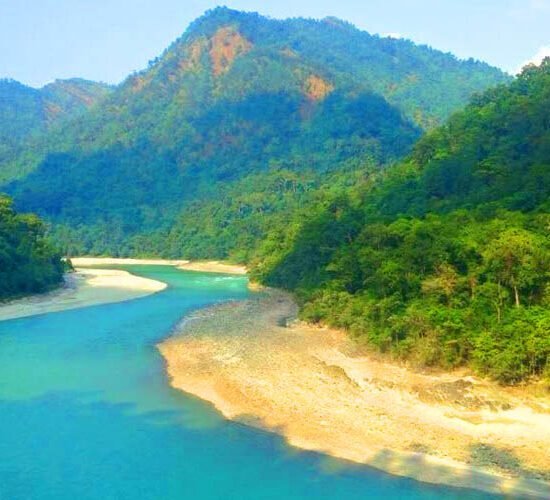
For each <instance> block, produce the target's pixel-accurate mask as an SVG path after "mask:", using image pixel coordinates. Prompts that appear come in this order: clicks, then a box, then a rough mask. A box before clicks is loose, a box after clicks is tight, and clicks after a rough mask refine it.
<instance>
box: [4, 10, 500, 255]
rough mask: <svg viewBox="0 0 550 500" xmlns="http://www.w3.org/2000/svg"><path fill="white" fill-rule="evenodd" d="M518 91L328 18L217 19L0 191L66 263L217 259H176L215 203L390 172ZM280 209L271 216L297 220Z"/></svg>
mask: <svg viewBox="0 0 550 500" xmlns="http://www.w3.org/2000/svg"><path fill="white" fill-rule="evenodd" d="M509 79H510V77H509V76H507V75H505V74H504V73H502V72H501V71H500V70H498V69H496V68H492V67H490V66H488V65H487V64H484V63H481V62H477V61H473V60H469V61H461V60H458V59H456V58H455V57H454V56H452V55H451V54H444V53H442V52H439V51H437V50H433V49H431V48H428V47H425V46H417V45H415V44H413V43H412V42H410V41H406V40H395V39H391V38H382V37H379V36H376V35H370V34H369V33H366V32H364V31H360V30H358V29H357V28H355V27H354V26H352V25H350V24H347V23H344V22H342V21H339V20H336V19H332V18H329V19H324V20H321V21H314V20H307V19H290V20H285V21H280V20H273V19H267V18H264V17H262V16H259V15H257V14H251V13H242V12H237V11H233V10H230V9H226V8H219V9H215V10H214V11H211V12H209V13H207V14H206V15H205V16H203V17H202V18H200V19H198V20H197V21H195V22H194V23H193V24H192V25H191V26H190V27H189V29H188V30H187V31H186V32H185V33H184V34H183V36H182V37H181V38H180V39H178V40H176V41H175V42H174V43H173V44H172V45H171V46H170V47H169V48H168V49H167V50H166V51H165V52H164V53H163V54H162V55H161V56H160V57H159V58H158V59H156V60H154V61H151V63H150V65H149V67H148V68H147V69H145V70H143V71H141V72H139V73H136V74H134V75H131V76H130V77H129V78H128V79H127V80H126V81H125V82H123V83H122V84H121V85H119V86H118V87H116V88H115V89H114V90H113V91H112V92H111V93H110V94H109V95H108V96H107V97H106V98H105V99H103V100H102V101H101V102H100V103H99V104H98V105H97V106H95V107H93V108H92V109H91V110H89V111H88V112H87V113H85V114H84V115H80V116H79V117H77V118H74V119H72V120H68V121H63V122H62V123H61V124H59V125H58V126H57V127H55V130H51V131H49V133H48V134H46V135H45V136H44V135H43V136H41V137H39V138H37V139H35V144H34V146H32V147H30V146H29V147H28V148H26V149H25V151H24V153H23V154H21V155H19V156H17V157H15V158H14V159H13V160H12V161H7V162H3V163H0V172H2V175H3V178H4V179H5V182H4V183H3V186H2V185H0V190H6V191H7V192H9V193H10V194H11V195H13V197H14V199H15V200H16V204H17V207H18V208H20V209H21V210H25V211H36V212H37V213H39V214H40V215H41V216H43V217H45V218H46V219H47V220H48V221H49V222H53V223H54V227H55V231H56V232H55V236H56V238H57V240H58V241H59V242H60V243H62V244H63V245H64V248H65V249H66V250H67V251H68V252H70V253H109V254H120V255H129V254H132V255H136V254H138V255H146V254H154V253H157V251H158V249H159V248H162V247H164V246H166V245H164V242H165V241H167V240H166V238H167V237H168V236H169V238H170V241H171V242H172V243H170V244H169V246H170V247H171V248H172V250H171V251H172V252H177V253H187V252H190V253H193V255H199V254H202V255H203V256H207V255H208V253H209V252H210V249H211V245H206V246H205V244H204V243H203V242H202V241H198V240H197V238H193V241H191V240H189V244H188V245H184V246H183V247H181V246H178V245H180V244H181V243H182V242H185V241H188V236H189V231H188V229H186V228H188V227H189V228H190V227H191V225H188V224H187V222H186V223H185V224H184V225H183V226H182V224H180V221H182V220H183V221H187V219H189V218H191V217H192V216H193V214H195V213H198V212H197V211H200V210H202V211H208V210H210V208H209V207H210V206H211V205H208V202H213V203H217V202H219V201H220V200H223V203H227V202H229V203H230V201H229V199H230V197H231V196H232V193H235V192H238V191H237V190H240V189H245V190H247V191H248V192H249V194H250V195H251V196H253V195H256V197H259V196H260V195H262V194H263V193H265V192H266V191H269V190H270V189H271V188H270V183H271V180H272V179H273V178H275V177H276V176H277V175H278V172H282V173H283V175H286V174H287V173H289V174H298V175H299V177H300V178H301V177H310V178H312V182H313V183H314V184H316V185H320V184H324V183H325V179H326V178H327V177H332V176H333V174H334V173H335V172H338V171H342V170H346V171H348V172H349V171H352V170H353V169H357V168H359V167H360V166H361V165H363V164H366V163H369V164H371V165H373V166H375V167H380V166H383V165H388V164H391V163H393V162H395V161H397V160H399V159H401V158H403V157H404V156H405V155H406V154H407V153H409V152H410V150H411V147H412V145H413V144H414V142H415V141H416V140H417V139H418V138H419V136H420V135H421V134H422V132H423V131H424V130H426V129H430V128H433V127H434V126H436V125H437V124H440V123H442V122H443V121H444V120H445V119H446V118H447V117H448V116H449V114H450V113H451V112H452V111H454V110H457V109H459V108H460V107H461V106H463V105H464V104H466V102H467V101H468V99H469V97H470V96H471V95H472V94H473V93H475V92H478V91H482V90H485V89H486V88H488V87H490V86H493V85H495V84H498V83H502V82H506V81H508V80H509ZM263 174H265V177H262V175H263ZM249 176H250V177H249ZM0 184H1V183H0ZM276 196H277V194H276V193H273V194H272V198H273V197H276ZM285 199H288V201H289V202H293V201H292V200H291V199H290V196H286V198H285ZM205 204H206V205H205ZM276 204H277V206H276V207H270V208H268V209H267V210H272V211H275V212H279V211H280V209H281V208H284V209H288V210H290V209H291V206H288V207H284V206H283V205H282V204H280V203H278V202H276ZM203 205H204V206H203ZM243 210H246V208H243ZM219 222H220V223H224V221H219ZM184 226H185V227H184ZM213 230H216V229H215V228H213ZM229 239H230V238H229ZM226 247H227V248H228V249H230V247H231V250H235V251H236V252H238V248H239V247H240V242H239V243H237V244H235V242H233V241H229V240H228V241H227V244H226Z"/></svg>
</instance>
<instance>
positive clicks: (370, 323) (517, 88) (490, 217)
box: [253, 59, 550, 383]
mask: <svg viewBox="0 0 550 500" xmlns="http://www.w3.org/2000/svg"><path fill="white" fill-rule="evenodd" d="M549 212H550V59H547V60H546V61H545V62H544V63H543V64H542V65H541V67H540V68H536V67H528V68H526V69H525V70H524V71H523V73H522V75H521V76H519V77H518V78H517V80H516V81H514V82H513V83H512V84H511V85H508V86H500V87H498V88H496V89H493V90H489V91H488V92H486V93H485V94H483V95H482V96H479V97H476V98H474V99H473V101H472V103H471V104H470V105H469V106H468V107H467V108H466V109H465V110H464V111H461V112H459V113H457V114H455V115H453V117H452V118H451V119H450V120H449V122H448V123H447V124H446V125H444V126H442V127H440V128H437V129H435V130H433V131H432V132H430V133H428V134H427V135H426V136H425V137H424V138H423V139H421V140H420V141H419V142H418V144H417V145H416V146H415V148H414V150H413V152H412V154H411V155H410V156H409V158H408V159H407V160H406V161H404V162H402V163H401V164H400V165H398V166H396V167H394V168H392V169H388V170H387V171H386V172H383V173H378V174H376V175H374V176H373V178H371V180H370V181H365V182H364V183H362V184H361V185H359V186H357V187H354V188H352V189H348V190H343V191H342V192H339V193H338V192H337V193H334V194H333V195H331V196H328V197H326V198H325V201H324V203H320V204H316V205H312V206H310V207H309V208H308V209H305V210H302V211H301V212H300V213H297V214H296V215H295V216H294V217H293V218H287V220H286V221H285V223H284V225H281V226H279V228H278V230H274V231H272V232H271V233H270V234H269V235H268V237H267V238H266V239H265V241H264V242H263V243H262V244H261V245H260V248H259V250H258V252H257V255H256V259H255V262H256V265H255V267H254V271H253V275H254V276H255V277H256V278H257V279H259V280H260V281H262V282H263V283H266V284H269V285H273V286H278V287H283V288H287V289H290V290H293V291H294V292H296V294H297V296H298V297H299V299H300V302H301V304H302V316H303V318H304V319H307V320H309V321H314V322H322V323H325V324H329V325H333V326H337V327H343V328H346V329H348V330H349V331H350V332H351V333H352V334H353V335H354V336H355V337H357V338H358V339H360V340H362V341H365V342H366V343H367V344H368V345H370V346H374V347H376V348H378V349H379V350H381V351H384V352H390V353H392V354H394V355H396V356H400V357H403V358H406V359H409V360H411V361H413V362H416V363H418V364H419V365H423V366H443V367H456V366H462V365H470V366H472V367H474V368H475V369H477V370H478V371H479V372H480V373H483V374H487V375H489V376H491V377H494V378H495V379H497V380H499V381H501V382H503V383H517V382H519V381H522V380H525V379H527V378H529V377H532V376H540V375H543V374H544V375H545V376H546V377H547V378H549V379H550V362H549V357H550V215H549Z"/></svg>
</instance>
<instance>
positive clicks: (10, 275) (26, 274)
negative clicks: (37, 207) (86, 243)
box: [0, 196, 64, 300]
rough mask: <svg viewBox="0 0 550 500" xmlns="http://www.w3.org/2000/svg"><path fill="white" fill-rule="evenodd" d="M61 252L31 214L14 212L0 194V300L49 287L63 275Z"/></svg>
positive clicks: (59, 280) (57, 282) (9, 202)
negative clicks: (48, 238)
mask: <svg viewBox="0 0 550 500" xmlns="http://www.w3.org/2000/svg"><path fill="white" fill-rule="evenodd" d="M63 271H64V265H63V263H62V262H61V255H60V254H59V253H58V252H57V251H56V250H54V249H53V248H52V247H51V246H50V244H49V243H48V242H47V241H46V240H45V239H44V226H43V224H42V222H41V221H40V220H39V219H38V218H37V217H36V216H35V215H17V214H16V213H15V212H14V210H13V208H12V204H11V200H10V199H9V198H7V197H5V196H0V300H5V299H7V298H11V297H15V296H18V295H24V294H29V293H38V292H44V291H46V290H49V289H50V288H52V287H53V286H55V285H57V284H59V283H60V282H61V281H62V278H63Z"/></svg>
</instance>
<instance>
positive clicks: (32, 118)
mask: <svg viewBox="0 0 550 500" xmlns="http://www.w3.org/2000/svg"><path fill="white" fill-rule="evenodd" d="M110 89H111V87H110V86H108V85H105V84H102V83H96V82H90V81H87V80H82V79H78V78H74V79H71V80H56V81H55V82H53V83H50V84H48V85H45V86H44V87H42V88H41V89H35V88H32V87H28V86H26V85H23V84H22V83H19V82H17V81H15V80H6V79H4V80H0V165H3V166H4V167H3V168H2V169H0V181H2V180H4V179H7V178H9V177H11V175H12V173H11V172H10V171H9V170H8V169H7V166H8V165H9V164H10V163H11V162H13V161H14V160H15V158H16V157H17V155H18V154H20V153H21V150H22V149H23V148H25V147H32V146H33V145H34V144H33V143H32V142H31V141H32V139H33V138H36V137H37V136H39V135H40V134H43V133H45V132H47V131H48V130H50V129H51V128H52V127H54V126H55V125H56V124H59V123H61V122H62V121H63V120H67V119H70V118H73V117H75V116H77V115H78V114H79V113H82V112H83V111H85V110H86V109H88V108H90V107H91V106H93V105H94V104H96V103H97V102H98V101H99V100H101V99H102V98H103V97H105V96H106V95H107V94H108V93H109V91H110Z"/></svg>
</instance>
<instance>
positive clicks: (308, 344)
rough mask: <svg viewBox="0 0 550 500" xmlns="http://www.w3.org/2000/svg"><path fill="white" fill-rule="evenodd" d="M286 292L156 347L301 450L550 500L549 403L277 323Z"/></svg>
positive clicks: (336, 336) (175, 380) (208, 318)
mask: <svg viewBox="0 0 550 500" xmlns="http://www.w3.org/2000/svg"><path fill="white" fill-rule="evenodd" d="M295 312H296V310H295V306H294V304H293V303H292V301H291V300H290V299H289V298H288V297H287V296H286V295H284V294H281V293H278V292H273V293H269V294H267V295H264V298H262V299H258V298H257V299H252V300H250V301H246V302H239V303H229V304H225V305H221V306H217V307H215V308H211V309H207V310H205V311H203V312H201V313H198V318H196V319H195V320H194V321H191V322H187V323H185V324H184V325H183V326H182V327H181V332H180V333H182V335H176V336H174V337H172V338H170V339H168V340H166V341H165V342H163V343H162V344H160V345H159V349H160V351H161V352H162V354H163V355H164V357H165V358H166V362H167V369H168V373H169V376H170V379H171V382H172V385H173V386H174V387H176V388H179V389H181V390H183V391H186V392H188V393H192V394H195V395H197V396H199V397H201V398H203V399H205V400H208V401H210V402H212V403H213V404H214V405H215V406H216V407H217V408H218V409H219V410H220V411H221V412H222V413H223V414H224V415H225V416H226V417H227V418H230V419H237V420H240V421H243V422H245V423H248V424H249V425H254V426H258V427H262V428H265V429H269V430H272V431H274V432H278V433H280V434H282V435H284V436H285V438H286V439H287V440H288V442H289V443H290V444H292V445H294V446H297V447H300V448H304V449H307V450H315V451H321V452H325V453H328V454H331V455H333V456H336V457H340V458H344V459H347V460H352V461H355V462H360V463H365V464H369V465H372V466H375V467H377V468H380V469H383V470H386V471H388V472H391V473H393V474H397V475H403V476H409V477H413V478H416V479H418V480H421V481H426V482H432V483H444V484H449V485H454V486H460V487H473V488H477V489H481V490H484V491H488V492H497V493H508V494H513V495H516V496H517V495H535V496H540V497H546V498H548V497H550V482H548V481H549V480H550V458H549V456H548V449H550V400H549V399H548V398H547V397H536V396H528V395H524V394H522V393H521V392H518V391H517V390H515V391H514V390H504V389H502V388H499V387H496V386H494V385H493V384H491V383H489V382H486V381H482V380H479V379H476V378H473V377H468V376H465V375H464V374H457V373H455V374H423V373H417V372H413V371H411V370H408V369H406V368H404V367H401V366H397V365H395V364H391V363H387V362H383V361H380V360H375V359H373V358H372V357H371V356H368V355H365V353H361V352H359V351H358V348H357V347H356V346H355V345H354V344H352V343H351V342H350V341H349V339H348V338H347V337H346V335H345V334H343V333H341V332H337V331H332V330H325V329H318V328H314V327H311V326H307V325H302V324H294V325H293V326H291V327H283V326H280V325H282V324H284V322H285V318H289V317H293V316H294V315H295Z"/></svg>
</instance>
